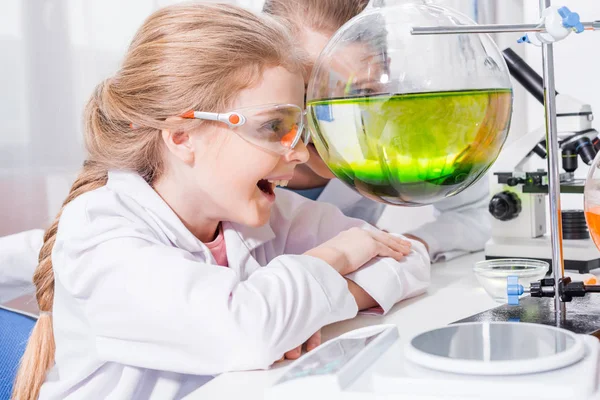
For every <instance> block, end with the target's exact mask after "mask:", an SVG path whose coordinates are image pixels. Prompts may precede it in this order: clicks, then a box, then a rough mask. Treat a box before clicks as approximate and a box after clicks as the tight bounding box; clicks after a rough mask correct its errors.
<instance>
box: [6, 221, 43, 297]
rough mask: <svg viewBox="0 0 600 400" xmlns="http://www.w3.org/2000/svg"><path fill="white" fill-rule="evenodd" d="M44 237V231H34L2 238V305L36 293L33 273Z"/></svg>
mask: <svg viewBox="0 0 600 400" xmlns="http://www.w3.org/2000/svg"><path fill="white" fill-rule="evenodd" d="M43 237H44V231H43V230H41V229H34V230H30V231H25V232H21V233H16V234H14V235H10V236H4V237H2V238H0V303H3V302H6V301H9V300H12V299H14V298H16V297H19V296H21V295H23V294H28V293H33V292H35V287H34V286H33V282H32V280H33V273H34V272H35V269H36V267H37V265H38V255H39V253H40V248H41V247H42V242H43Z"/></svg>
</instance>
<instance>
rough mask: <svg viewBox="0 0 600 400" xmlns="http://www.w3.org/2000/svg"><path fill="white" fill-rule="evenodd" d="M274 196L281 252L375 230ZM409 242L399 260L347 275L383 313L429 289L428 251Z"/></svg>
mask: <svg viewBox="0 0 600 400" xmlns="http://www.w3.org/2000/svg"><path fill="white" fill-rule="evenodd" d="M277 196H278V201H277V206H278V208H277V210H275V212H276V214H275V215H274V216H273V217H272V218H275V219H276V221H278V223H277V224H276V225H277V227H278V229H280V232H278V233H277V235H278V236H281V237H285V238H286V242H285V248H284V249H282V252H283V253H296V254H297V253H303V252H305V251H306V250H307V248H311V247H315V246H317V245H318V244H320V243H322V242H325V241H327V240H329V239H330V238H332V237H334V236H336V235H337V234H339V233H340V232H341V231H344V230H347V229H350V228H352V227H362V228H364V229H370V230H376V229H377V228H375V227H373V226H371V225H369V224H367V223H366V222H364V221H362V220H359V219H354V218H349V217H346V216H345V215H344V214H342V212H341V211H340V210H339V209H338V208H337V207H335V206H333V205H331V204H328V203H323V202H314V201H311V200H307V199H305V198H303V197H301V196H299V195H297V194H295V193H290V192H289V191H285V190H279V191H278V192H277ZM279 221H284V222H285V223H279ZM395 236H401V235H395ZM408 240H410V239H408ZM410 242H411V243H412V251H411V252H410V254H408V255H407V256H406V257H404V259H402V260H401V261H396V260H394V259H392V258H387V257H386V258H382V257H376V258H374V259H373V260H371V262H369V263H367V264H366V265H365V266H363V267H362V268H360V269H359V270H358V271H356V272H353V273H351V274H348V275H346V278H347V279H349V280H351V281H352V282H354V283H355V284H356V285H358V286H359V287H360V288H361V289H362V290H364V292H366V293H367V294H368V295H369V296H370V297H371V298H372V299H374V300H375V302H376V303H377V304H378V305H379V306H381V308H382V309H383V311H384V313H387V312H388V311H389V310H390V309H391V308H392V306H393V305H394V304H396V303H398V302H399V301H401V300H404V299H407V298H410V297H413V296H416V295H419V294H422V293H424V292H425V291H426V289H427V287H428V286H429V281H430V265H431V264H430V259H429V255H428V253H427V250H426V249H425V246H424V245H423V244H422V243H421V242H418V241H416V240H410ZM367 304H369V302H367ZM364 308H370V307H364ZM364 308H363V307H360V309H364Z"/></svg>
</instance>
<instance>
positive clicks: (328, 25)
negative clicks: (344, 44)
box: [263, 0, 369, 34]
mask: <svg viewBox="0 0 600 400" xmlns="http://www.w3.org/2000/svg"><path fill="white" fill-rule="evenodd" d="M368 3H369V0H266V1H265V5H264V6H263V12H265V13H267V14H270V15H273V16H276V17H279V18H281V19H284V20H285V21H286V22H287V23H288V24H289V26H290V27H291V28H292V29H293V30H294V33H296V34H297V33H298V31H300V30H301V29H303V28H305V27H308V28H310V29H313V30H315V31H317V32H320V33H326V34H333V33H334V32H335V31H337V30H338V29H339V28H341V27H342V25H344V24H345V23H346V22H348V21H349V20H350V19H352V18H354V17H355V16H356V15H358V14H359V13H360V12H362V11H363V10H364V9H365V7H366V6H367V4H368Z"/></svg>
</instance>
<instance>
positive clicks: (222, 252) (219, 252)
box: [204, 226, 229, 267]
mask: <svg viewBox="0 0 600 400" xmlns="http://www.w3.org/2000/svg"><path fill="white" fill-rule="evenodd" d="M204 244H205V245H206V247H208V249H209V250H210V252H211V253H212V255H213V257H214V258H215V260H216V261H217V264H218V265H221V266H223V267H229V263H228V262H227V248H226V247H225V236H224V235H223V227H222V226H219V234H218V235H217V237H216V238H215V240H213V241H212V242H209V243H204Z"/></svg>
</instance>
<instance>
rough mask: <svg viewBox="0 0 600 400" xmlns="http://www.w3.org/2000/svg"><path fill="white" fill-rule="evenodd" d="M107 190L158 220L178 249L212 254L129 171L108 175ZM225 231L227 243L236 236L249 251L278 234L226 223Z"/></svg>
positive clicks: (156, 196)
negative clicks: (122, 195)
mask: <svg viewBox="0 0 600 400" xmlns="http://www.w3.org/2000/svg"><path fill="white" fill-rule="evenodd" d="M106 186H107V187H108V188H109V189H111V190H114V191H116V192H118V193H122V194H124V195H126V196H128V197H130V198H132V199H133V200H135V201H136V202H137V203H139V204H140V205H142V206H143V207H144V208H147V209H148V210H149V211H151V212H152V213H153V214H155V215H156V216H159V218H160V222H161V223H162V224H163V225H165V226H166V228H167V229H166V230H165V234H166V235H167V236H168V237H169V240H170V241H171V242H172V243H173V244H175V245H176V246H177V247H179V248H181V249H184V250H187V251H190V252H198V251H204V252H205V253H206V252H208V253H210V252H209V251H208V248H207V247H206V245H204V243H202V242H201V241H200V240H199V239H198V238H196V237H195V236H194V235H193V234H192V233H191V232H190V231H189V230H188V229H187V228H186V226H185V225H184V224H183V222H181V220H180V219H179V217H177V214H175V212H174V211H173V210H172V209H171V207H169V205H168V204H167V203H166V202H165V201H164V200H163V199H162V198H161V197H160V196H159V195H158V193H156V191H155V190H154V189H153V188H152V187H151V186H150V185H149V184H148V183H147V182H146V181H145V180H144V179H143V178H142V177H141V176H139V175H138V174H136V173H134V172H126V171H109V173H108V182H107V184H106ZM223 231H224V235H225V240H226V241H228V239H229V241H231V239H234V238H236V236H237V238H239V239H237V240H241V241H242V242H244V244H245V246H246V247H247V248H248V250H249V251H252V250H254V249H255V248H257V247H258V246H260V245H262V244H264V243H266V242H268V241H270V240H272V239H274V238H275V233H274V232H273V229H272V228H271V226H270V224H265V225H263V226H261V227H258V228H252V227H248V226H244V225H240V224H236V223H232V222H223ZM234 233H235V234H234ZM234 240H235V239H234ZM228 244H229V243H228Z"/></svg>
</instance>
